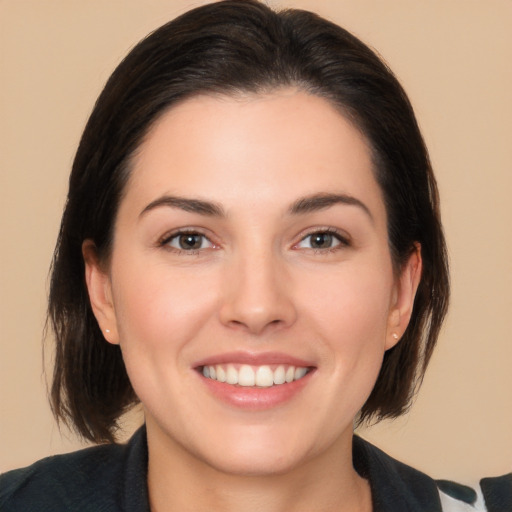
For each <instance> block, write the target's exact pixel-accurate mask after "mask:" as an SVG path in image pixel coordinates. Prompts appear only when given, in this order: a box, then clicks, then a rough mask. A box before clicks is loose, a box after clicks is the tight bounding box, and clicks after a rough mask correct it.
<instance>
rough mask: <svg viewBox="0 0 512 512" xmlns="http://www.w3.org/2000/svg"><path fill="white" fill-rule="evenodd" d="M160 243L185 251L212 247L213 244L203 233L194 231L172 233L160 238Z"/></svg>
mask: <svg viewBox="0 0 512 512" xmlns="http://www.w3.org/2000/svg"><path fill="white" fill-rule="evenodd" d="M161 245H163V246H166V247H171V248H173V249H176V250H178V251H186V252H192V251H198V250H201V249H209V248H213V247H214V244H213V243H212V242H211V241H210V240H209V239H208V238H207V237H206V236H205V235H203V234H202V233H196V232H189V233H188V232H187V233H183V232H181V233H174V234H173V235H171V236H169V237H167V238H165V239H164V240H162V242H161Z"/></svg>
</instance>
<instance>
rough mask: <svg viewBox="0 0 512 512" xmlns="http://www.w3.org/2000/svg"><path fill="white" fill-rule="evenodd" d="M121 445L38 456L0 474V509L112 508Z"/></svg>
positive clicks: (117, 483) (118, 471)
mask: <svg viewBox="0 0 512 512" xmlns="http://www.w3.org/2000/svg"><path fill="white" fill-rule="evenodd" d="M125 451H126V446H124V445H102V446H95V447H91V448H86V449H84V450H80V451H78V452H74V453H70V454H65V455H57V456H53V457H48V458H45V459H42V460H40V461H38V462H36V463H35V464H33V465H31V466H28V467H26V468H22V469H17V470H14V471H10V472H8V473H4V474H3V475H1V476H0V510H2V511H5V512H8V511H11V510H12V511H14V510H23V511H27V512H29V511H31V510H34V511H35V510H37V511H38V512H45V511H48V512H50V511H52V512H58V511H61V510H62V511H64V510H66V511H67V510H91V511H92V510H97V511H104V512H107V511H109V512H110V511H114V510H117V508H116V501H117V495H118V492H119V489H118V487H119V485H120V484H121V481H122V478H121V473H122V467H123V460H124V455H125Z"/></svg>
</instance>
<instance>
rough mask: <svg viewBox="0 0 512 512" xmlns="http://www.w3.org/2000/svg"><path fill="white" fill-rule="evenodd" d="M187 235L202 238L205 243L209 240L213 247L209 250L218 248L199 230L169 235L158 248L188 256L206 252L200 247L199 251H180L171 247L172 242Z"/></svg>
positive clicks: (175, 232)
mask: <svg viewBox="0 0 512 512" xmlns="http://www.w3.org/2000/svg"><path fill="white" fill-rule="evenodd" d="M186 235H190V236H199V237H202V239H203V241H204V240H207V241H208V242H209V243H210V244H211V245H212V247H209V249H214V248H216V245H215V244H214V243H213V242H212V241H211V240H210V239H209V238H208V237H207V236H206V235H205V234H204V233H201V231H198V230H197V229H180V230H178V231H173V232H172V233H167V234H165V235H164V236H163V237H162V238H161V239H160V240H159V241H158V246H159V247H162V248H164V249H166V250H169V251H172V252H175V253H178V254H186V255H187V256H194V255H197V254H200V252H201V251H204V250H205V248H202V247H200V248H199V249H190V250H188V249H179V248H177V247H172V246H170V245H169V244H170V243H171V241H172V240H174V239H178V238H179V237H181V236H186Z"/></svg>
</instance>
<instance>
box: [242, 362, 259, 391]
mask: <svg viewBox="0 0 512 512" xmlns="http://www.w3.org/2000/svg"><path fill="white" fill-rule="evenodd" d="M255 381H256V378H255V376H254V370H253V369H252V368H251V367H250V366H249V365H247V364H244V365H243V366H241V367H240V371H239V372H238V384H239V385H240V386H254V384H255Z"/></svg>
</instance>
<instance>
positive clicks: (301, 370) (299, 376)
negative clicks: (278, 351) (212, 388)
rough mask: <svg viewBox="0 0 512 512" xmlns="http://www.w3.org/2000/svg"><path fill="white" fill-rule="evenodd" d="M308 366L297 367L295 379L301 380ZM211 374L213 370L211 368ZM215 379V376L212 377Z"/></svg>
mask: <svg viewBox="0 0 512 512" xmlns="http://www.w3.org/2000/svg"><path fill="white" fill-rule="evenodd" d="M307 371H308V370H307V368H296V369H295V380H299V379H302V377H304V375H306V373H307ZM210 374H211V370H210ZM212 378H213V379H214V378H215V377H212Z"/></svg>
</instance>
